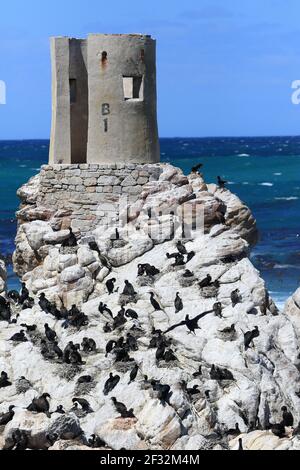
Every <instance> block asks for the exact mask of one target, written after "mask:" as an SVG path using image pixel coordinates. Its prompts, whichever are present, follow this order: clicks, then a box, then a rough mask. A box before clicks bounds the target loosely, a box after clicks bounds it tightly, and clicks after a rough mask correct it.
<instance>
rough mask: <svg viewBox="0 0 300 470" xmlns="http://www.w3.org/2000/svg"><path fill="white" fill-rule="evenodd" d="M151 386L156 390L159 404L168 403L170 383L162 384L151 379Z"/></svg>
mask: <svg viewBox="0 0 300 470" xmlns="http://www.w3.org/2000/svg"><path fill="white" fill-rule="evenodd" d="M151 386H152V388H153V390H154V391H155V392H157V398H158V399H159V400H160V402H161V404H162V405H163V406H165V405H166V403H167V404H168V405H170V401H169V400H170V395H171V394H170V391H171V387H170V385H163V384H161V383H159V382H158V381H157V380H152V381H151Z"/></svg>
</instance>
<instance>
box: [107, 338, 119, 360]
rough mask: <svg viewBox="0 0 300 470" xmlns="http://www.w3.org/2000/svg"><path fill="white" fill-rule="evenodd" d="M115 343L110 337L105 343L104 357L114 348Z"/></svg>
mask: <svg viewBox="0 0 300 470" xmlns="http://www.w3.org/2000/svg"><path fill="white" fill-rule="evenodd" d="M116 344H117V343H116V341H115V340H113V339H111V340H110V341H109V342H108V343H107V345H106V348H105V350H106V354H105V357H107V356H108V355H109V354H110V353H111V352H112V351H113V350H114V348H115V347H116Z"/></svg>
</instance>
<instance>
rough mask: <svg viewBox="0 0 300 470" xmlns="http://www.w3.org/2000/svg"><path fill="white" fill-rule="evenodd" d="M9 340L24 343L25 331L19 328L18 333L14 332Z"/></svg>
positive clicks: (25, 339)
mask: <svg viewBox="0 0 300 470" xmlns="http://www.w3.org/2000/svg"><path fill="white" fill-rule="evenodd" d="M9 341H14V342H15V343H26V342H27V341H28V339H27V338H26V336H25V331H24V330H21V331H20V333H16V334H14V335H13V336H12V337H11V338H10V340H9Z"/></svg>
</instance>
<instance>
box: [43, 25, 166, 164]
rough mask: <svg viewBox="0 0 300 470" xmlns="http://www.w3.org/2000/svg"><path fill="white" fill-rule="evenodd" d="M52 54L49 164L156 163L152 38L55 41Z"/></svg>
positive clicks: (99, 36) (133, 36)
mask: <svg viewBox="0 0 300 470" xmlns="http://www.w3.org/2000/svg"><path fill="white" fill-rule="evenodd" d="M51 56H52V131H51V143H50V155H49V163H50V164H60V163H61V164H70V163H99V164H101V163H103V164H106V163H107V164H112V163H124V162H125V163H139V164H141V163H142V164H143V163H157V162H159V159H160V149H159V140H158V130H157V108H156V101H157V99H156V42H155V40H153V39H152V38H151V37H150V36H145V35H137V34H120V35H117V34H114V35H108V34H91V35H89V36H88V38H87V39H86V40H82V39H71V38H66V37H57V38H52V39H51Z"/></svg>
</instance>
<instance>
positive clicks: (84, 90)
mask: <svg viewBox="0 0 300 470" xmlns="http://www.w3.org/2000/svg"><path fill="white" fill-rule="evenodd" d="M69 75H70V88H71V87H72V82H73V83H74V85H73V87H72V88H73V90H71V89H70V110H71V111H70V112H71V117H70V121H71V122H70V128H71V131H70V132H71V162H72V163H85V162H86V153H87V140H88V119H89V105H88V73H87V43H86V41H81V40H78V39H71V40H70V70H69ZM71 91H72V92H71Z"/></svg>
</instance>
